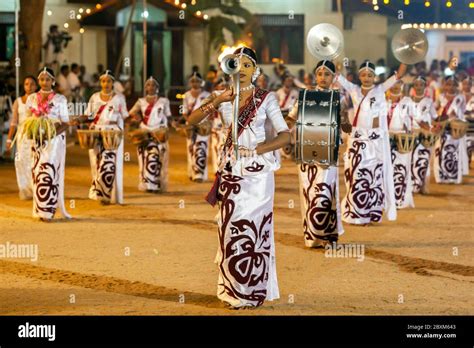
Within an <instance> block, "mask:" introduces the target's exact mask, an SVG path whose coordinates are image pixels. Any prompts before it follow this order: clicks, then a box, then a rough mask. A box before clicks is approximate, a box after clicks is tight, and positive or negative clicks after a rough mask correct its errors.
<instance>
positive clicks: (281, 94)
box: [276, 87, 299, 111]
mask: <svg viewBox="0 0 474 348" xmlns="http://www.w3.org/2000/svg"><path fill="white" fill-rule="evenodd" d="M276 94H277V96H278V103H279V105H280V108H281V109H282V110H285V111H286V110H291V109H292V108H293V105H295V103H296V102H297V101H298V94H299V92H298V90H297V89H296V88H291V89H290V91H289V92H288V93H286V92H285V89H284V88H283V87H282V88H280V89H279V90H278V91H276Z"/></svg>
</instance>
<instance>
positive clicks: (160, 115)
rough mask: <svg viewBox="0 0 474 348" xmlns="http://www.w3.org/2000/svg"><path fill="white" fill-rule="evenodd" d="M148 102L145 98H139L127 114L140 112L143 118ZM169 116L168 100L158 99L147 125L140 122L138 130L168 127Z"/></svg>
mask: <svg viewBox="0 0 474 348" xmlns="http://www.w3.org/2000/svg"><path fill="white" fill-rule="evenodd" d="M148 105H149V103H148V101H147V100H146V98H139V99H138V100H137V102H136V103H135V105H134V106H133V107H132V108H131V109H130V111H129V113H130V114H132V113H138V112H141V114H142V118H143V119H144V118H145V111H146V109H147V108H148ZM170 116H171V110H170V101H169V99H168V98H164V97H160V98H159V99H158V100H157V101H156V102H155V104H154V105H153V108H152V109H151V112H150V116H149V118H148V122H147V124H145V123H144V121H142V122H140V128H142V129H148V130H152V129H156V128H159V127H168V118H167V117H170Z"/></svg>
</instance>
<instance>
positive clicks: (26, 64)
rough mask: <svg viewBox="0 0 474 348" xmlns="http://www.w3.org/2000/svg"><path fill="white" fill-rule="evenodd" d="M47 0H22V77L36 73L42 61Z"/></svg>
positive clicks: (20, 26)
mask: <svg viewBox="0 0 474 348" xmlns="http://www.w3.org/2000/svg"><path fill="white" fill-rule="evenodd" d="M44 4H45V0H35V1H31V0H20V16H19V17H20V18H19V28H20V31H21V33H22V34H23V39H24V43H23V44H22V45H20V60H21V61H20V64H21V65H20V77H21V80H22V79H23V78H24V77H25V76H26V75H30V74H33V75H36V73H37V72H38V70H39V68H40V66H39V64H40V61H41V46H42V44H43V42H42V41H43V38H42V37H41V32H42V29H43V13H44Z"/></svg>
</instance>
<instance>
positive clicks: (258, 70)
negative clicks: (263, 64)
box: [252, 66, 262, 82]
mask: <svg viewBox="0 0 474 348" xmlns="http://www.w3.org/2000/svg"><path fill="white" fill-rule="evenodd" d="M261 73H262V71H261V70H260V67H259V66H257V69H255V72H254V73H253V74H252V82H255V80H257V78H258V77H259V76H260V74H261Z"/></svg>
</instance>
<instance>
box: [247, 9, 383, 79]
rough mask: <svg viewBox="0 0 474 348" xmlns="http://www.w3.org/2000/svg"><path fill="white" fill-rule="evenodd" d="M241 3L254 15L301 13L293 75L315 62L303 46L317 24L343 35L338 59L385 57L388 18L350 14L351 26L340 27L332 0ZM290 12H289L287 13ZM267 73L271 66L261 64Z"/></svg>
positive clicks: (341, 22)
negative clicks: (298, 59) (300, 52)
mask: <svg viewBox="0 0 474 348" xmlns="http://www.w3.org/2000/svg"><path fill="white" fill-rule="evenodd" d="M242 6H243V7H245V8H247V9H248V10H249V11H250V12H252V13H254V14H290V13H294V14H304V21H305V35H304V45H305V54H304V64H302V65H288V64H287V67H288V68H289V69H290V71H291V72H292V73H293V74H296V73H297V71H298V70H299V69H301V68H304V69H305V70H306V71H308V72H309V71H311V70H312V69H313V68H314V66H315V65H316V63H317V59H316V58H314V57H313V56H312V55H311V54H310V53H309V51H308V50H307V49H306V36H307V34H308V32H309V30H310V29H311V28H312V27H313V26H315V25H316V24H319V23H330V24H334V25H335V26H337V27H338V28H339V29H340V30H341V31H342V32H343V35H344V52H343V53H342V54H341V56H340V57H339V58H338V60H341V59H342V58H344V57H347V58H349V59H355V60H356V61H357V62H361V61H362V60H364V59H366V58H367V59H370V60H377V59H379V58H382V57H383V58H385V57H386V52H387V38H386V35H387V18H386V17H383V16H380V15H376V14H370V13H356V14H354V15H353V29H352V30H343V14H342V13H341V12H332V1H331V0H292V1H285V0H274V1H271V2H269V1H266V0H242ZM290 11H292V12H290ZM263 68H264V70H265V71H266V72H269V71H270V70H271V69H272V66H271V65H263Z"/></svg>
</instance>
